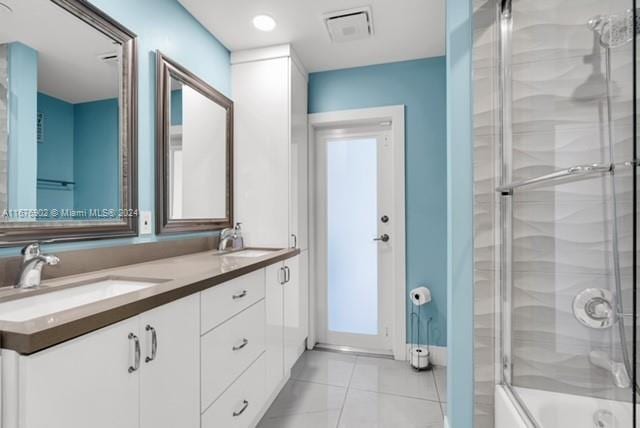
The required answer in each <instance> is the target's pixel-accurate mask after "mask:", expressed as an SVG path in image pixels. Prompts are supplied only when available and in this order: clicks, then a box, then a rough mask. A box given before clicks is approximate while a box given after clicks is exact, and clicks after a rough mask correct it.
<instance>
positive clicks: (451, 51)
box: [446, 0, 474, 428]
mask: <svg viewBox="0 0 640 428" xmlns="http://www.w3.org/2000/svg"><path fill="white" fill-rule="evenodd" d="M446 5H447V6H446V7H447V35H446V41H447V231H448V236H449V239H448V247H447V270H448V286H447V301H448V311H447V319H448V322H447V326H448V342H447V343H448V349H447V351H448V358H449V361H448V367H447V374H448V389H447V403H448V405H447V413H448V419H449V426H450V427H451V428H472V427H473V426H474V416H473V412H474V396H473V394H474V376H473V355H474V353H473V144H472V129H473V127H472V111H473V92H472V83H471V59H472V58H471V49H472V46H473V21H472V12H471V1H470V0H447V3H446Z"/></svg>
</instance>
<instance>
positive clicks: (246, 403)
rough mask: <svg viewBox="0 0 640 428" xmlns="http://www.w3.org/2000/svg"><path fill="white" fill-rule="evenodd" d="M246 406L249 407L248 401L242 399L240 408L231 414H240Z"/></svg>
mask: <svg viewBox="0 0 640 428" xmlns="http://www.w3.org/2000/svg"><path fill="white" fill-rule="evenodd" d="M247 407H249V402H248V401H247V400H242V408H241V409H240V410H238V411H237V412H235V411H234V412H233V416H234V417H236V416H240V415H241V414H243V413H244V411H245V410H247Z"/></svg>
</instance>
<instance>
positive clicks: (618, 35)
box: [587, 9, 640, 49]
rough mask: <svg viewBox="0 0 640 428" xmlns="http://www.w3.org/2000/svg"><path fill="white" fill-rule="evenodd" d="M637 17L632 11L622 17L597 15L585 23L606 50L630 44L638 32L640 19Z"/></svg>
mask: <svg viewBox="0 0 640 428" xmlns="http://www.w3.org/2000/svg"><path fill="white" fill-rule="evenodd" d="M637 15H638V14H637V13H636V14H634V13H633V10H632V9H629V10H627V11H626V12H625V13H624V14H622V15H607V16H603V15H597V16H594V17H593V18H591V19H590V20H589V21H588V22H587V27H589V29H590V30H591V31H594V32H595V33H596V34H598V37H599V40H600V45H602V46H603V47H605V48H608V49H613V48H618V47H621V46H624V45H626V44H627V43H629V42H631V41H632V40H633V38H634V37H635V35H636V34H637V33H638V31H639V30H640V17H638V16H637ZM634 20H635V22H634Z"/></svg>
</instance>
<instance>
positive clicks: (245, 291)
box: [231, 290, 247, 300]
mask: <svg viewBox="0 0 640 428" xmlns="http://www.w3.org/2000/svg"><path fill="white" fill-rule="evenodd" d="M246 295H247V290H242V291H241V292H240V293H237V294H234V295H233V296H231V298H232V299H233V300H238V299H242V298H243V297H244V296H246Z"/></svg>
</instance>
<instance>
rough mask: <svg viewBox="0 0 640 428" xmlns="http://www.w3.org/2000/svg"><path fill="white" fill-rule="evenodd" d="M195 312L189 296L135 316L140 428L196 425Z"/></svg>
mask: <svg viewBox="0 0 640 428" xmlns="http://www.w3.org/2000/svg"><path fill="white" fill-rule="evenodd" d="M199 309H200V295H199V294H193V295H191V296H189V297H185V298H183V299H180V300H177V301H175V302H172V303H169V304H167V305H164V306H160V307H158V308H155V309H153V310H151V311H149V312H145V313H143V314H141V315H140V335H141V337H142V340H141V344H142V348H141V350H142V356H141V362H140V366H141V367H140V428H175V427H180V428H191V427H194V428H195V427H199V426H200V417H199V410H200V406H199V399H200V334H199V327H200V319H199V318H200V317H199V314H200V311H199ZM154 331H155V335H156V340H155V343H156V351H155V355H154V349H153V347H154V340H153V334H154Z"/></svg>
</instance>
